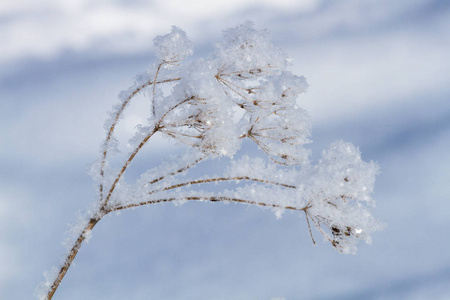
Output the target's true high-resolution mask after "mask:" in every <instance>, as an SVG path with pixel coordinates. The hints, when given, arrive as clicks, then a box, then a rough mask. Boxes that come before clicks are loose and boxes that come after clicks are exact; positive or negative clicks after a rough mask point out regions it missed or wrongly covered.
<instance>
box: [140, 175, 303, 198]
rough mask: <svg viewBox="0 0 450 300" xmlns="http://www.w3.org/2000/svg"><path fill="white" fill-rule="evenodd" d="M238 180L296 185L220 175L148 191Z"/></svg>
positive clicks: (285, 185) (291, 186)
mask: <svg viewBox="0 0 450 300" xmlns="http://www.w3.org/2000/svg"><path fill="white" fill-rule="evenodd" d="M238 180H249V181H256V182H262V183H266V184H271V185H279V186H283V187H287V188H291V189H295V188H297V187H296V186H293V185H289V184H284V183H279V182H274V181H269V180H264V179H258V178H250V177H248V176H238V177H220V178H209V179H200V180H193V181H188V182H183V183H178V184H174V185H172V186H168V187H165V188H163V189H160V190H155V191H151V192H149V194H154V193H157V192H163V191H168V190H172V189H175V188H179V187H183V186H187V185H192V184H200V183H208V182H219V181H238Z"/></svg>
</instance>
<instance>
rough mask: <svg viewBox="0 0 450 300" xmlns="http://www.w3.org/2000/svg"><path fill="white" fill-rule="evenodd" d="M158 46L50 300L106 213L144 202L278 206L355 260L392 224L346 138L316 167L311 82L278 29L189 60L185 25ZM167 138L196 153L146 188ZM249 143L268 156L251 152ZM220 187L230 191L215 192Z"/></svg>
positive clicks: (227, 42) (105, 154) (108, 144)
mask: <svg viewBox="0 0 450 300" xmlns="http://www.w3.org/2000/svg"><path fill="white" fill-rule="evenodd" d="M154 42H155V52H156V53H155V54H156V57H157V60H158V61H157V63H156V64H155V65H154V66H153V67H152V68H150V69H149V70H148V71H147V72H145V73H144V74H142V75H140V76H139V77H138V78H137V80H136V82H135V85H134V86H133V87H131V88H129V89H128V90H125V91H123V92H122V93H121V94H120V96H119V103H118V105H116V106H115V108H114V109H113V111H112V112H111V116H110V118H109V119H108V120H107V122H106V124H105V129H106V132H107V135H106V139H105V142H104V143H103V145H102V151H101V158H100V159H99V161H98V163H97V164H95V166H94V168H93V174H94V177H95V180H96V181H97V182H98V186H99V199H98V201H97V202H96V204H95V205H94V207H93V208H92V209H91V210H90V213H89V214H88V215H87V216H86V218H85V220H84V223H83V224H82V226H78V228H79V230H78V234H77V235H75V236H74V239H73V240H72V242H71V244H72V248H71V249H70V251H69V253H68V255H67V258H66V260H65V261H64V263H63V265H62V267H61V269H60V271H59V273H57V274H56V273H55V276H54V278H53V281H52V280H49V281H47V282H50V283H48V284H47V285H48V290H49V291H48V292H47V293H46V294H45V296H43V297H44V299H50V298H51V296H52V295H53V293H54V291H55V290H56V288H57V287H58V285H59V283H60V281H61V280H62V278H63V277H64V274H65V272H66V271H67V269H68V267H69V266H70V263H71V262H72V260H73V259H74V257H75V255H76V253H77V252H78V250H79V248H80V246H81V244H82V242H83V241H84V240H85V239H86V238H87V237H89V236H90V231H91V230H92V228H93V227H94V226H95V224H96V223H97V222H98V221H100V219H101V218H102V217H103V216H105V215H107V214H109V213H111V212H117V211H122V210H126V209H130V208H134V207H139V206H143V205H150V204H157V203H162V202H175V203H185V202H190V201H210V202H235V203H241V204H246V205H255V206H260V207H267V208H270V209H272V210H273V211H274V212H275V214H276V215H277V217H280V216H281V215H282V213H283V212H284V211H285V210H292V211H297V212H298V213H299V214H300V215H301V216H303V217H304V222H305V233H306V234H309V235H310V236H311V239H312V241H313V243H315V240H316V238H315V237H314V236H315V235H317V234H319V235H321V236H323V238H324V240H325V241H327V242H329V243H330V244H331V245H332V247H334V248H335V249H337V250H338V251H340V252H342V253H355V251H356V244H357V242H358V240H365V241H366V242H370V239H371V233H372V232H373V231H375V230H378V229H380V228H381V226H380V224H379V223H378V222H377V221H376V220H375V219H374V218H373V217H372V216H371V213H370V210H369V208H370V207H371V206H373V204H374V203H373V200H372V198H371V193H372V191H373V185H374V180H375V176H376V174H377V171H378V167H377V165H376V164H375V163H373V162H364V161H363V160H362V159H361V154H360V152H359V150H358V148H356V147H355V146H353V145H352V144H350V143H346V142H343V141H337V142H335V143H333V144H332V145H331V146H330V147H329V148H328V149H326V150H324V151H323V153H322V157H321V158H320V160H319V161H318V162H317V163H316V164H312V163H311V162H310V161H309V160H308V156H309V150H308V149H307V148H305V145H307V144H308V143H310V142H311V141H310V127H311V123H310V118H309V116H308V114H307V112H306V111H305V110H304V109H303V108H301V106H300V103H301V101H300V100H301V99H299V96H301V94H303V93H305V92H306V90H307V88H308V84H307V82H306V79H305V78H304V77H302V76H297V75H294V74H293V73H292V72H291V71H289V66H290V63H291V60H290V59H289V58H288V56H287V55H286V53H284V51H282V50H281V49H279V48H277V47H276V46H275V45H273V44H272V42H271V36H270V34H269V33H268V32H267V31H260V30H256V29H255V28H254V26H253V24H252V23H251V22H246V23H244V24H242V25H239V26H237V27H235V28H231V29H228V30H226V31H225V32H224V38H223V41H222V42H220V43H218V44H216V45H215V47H214V51H213V52H212V53H211V54H210V55H209V56H207V57H205V58H198V59H190V58H189V56H190V55H191V54H192V53H193V49H192V43H191V42H190V41H189V40H188V38H187V36H186V34H185V32H184V31H183V30H181V29H180V28H177V27H173V28H172V30H171V32H170V33H169V34H167V35H164V36H159V37H157V38H156V39H155V40H154ZM144 92H145V94H146V95H147V98H148V103H149V105H148V106H149V109H148V120H147V122H146V123H145V124H141V125H140V126H138V127H137V130H136V134H135V136H134V137H132V138H131V140H130V145H132V151H131V152H130V153H129V155H128V156H127V157H126V159H124V161H123V162H122V164H120V165H119V166H113V163H112V160H111V158H112V157H113V155H114V153H115V152H116V151H114V148H115V147H117V143H118V142H117V139H116V138H115V128H116V125H117V124H118V123H119V122H120V120H121V119H122V117H123V115H124V114H125V113H126V108H127V107H128V106H129V104H130V102H132V100H133V99H134V98H135V96H136V95H137V94H140V93H144ZM155 135H162V136H166V137H168V138H169V139H174V140H175V141H177V142H179V143H181V144H182V145H185V147H183V149H186V153H185V154H183V155H182V156H181V157H179V158H177V159H173V160H171V161H169V162H165V163H163V164H162V165H160V166H157V167H154V168H151V169H149V170H148V171H146V172H145V173H143V174H142V175H141V177H140V178H139V179H138V180H136V182H130V181H129V180H126V178H125V175H126V170H127V169H128V167H129V165H131V164H133V160H134V158H135V157H136V156H137V155H139V154H140V152H141V149H143V148H144V147H145V146H146V145H147V144H148V143H149V141H150V140H151V139H152V137H154V136H155ZM245 140H247V141H250V142H251V143H254V144H255V145H256V146H257V148H258V149H259V151H260V153H261V155H256V156H255V155H250V153H247V154H245V151H243V150H242V149H241V146H242V143H243V142H244V141H245ZM244 150H245V149H244ZM243 152H244V153H243ZM217 158H222V160H224V159H225V160H226V161H228V162H229V165H228V167H227V168H226V169H225V170H224V172H223V174H220V175H215V176H212V175H206V174H205V175H204V176H202V177H196V178H193V177H192V176H191V174H190V171H191V168H192V167H194V166H196V165H198V164H202V163H205V162H206V161H207V160H210V161H212V160H214V159H217ZM211 183H215V184H219V185H220V184H223V185H224V186H226V188H225V187H224V188H223V189H217V188H215V189H214V191H211V189H208V188H207V187H208V185H210V184H211ZM230 186H231V188H230ZM217 190H219V191H217Z"/></svg>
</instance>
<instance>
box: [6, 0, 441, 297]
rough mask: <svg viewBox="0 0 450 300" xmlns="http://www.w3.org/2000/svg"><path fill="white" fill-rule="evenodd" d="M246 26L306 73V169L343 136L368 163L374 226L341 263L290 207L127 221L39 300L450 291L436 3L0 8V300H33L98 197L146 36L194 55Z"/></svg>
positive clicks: (141, 65) (144, 62)
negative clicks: (113, 126) (170, 36)
mask: <svg viewBox="0 0 450 300" xmlns="http://www.w3.org/2000/svg"><path fill="white" fill-rule="evenodd" d="M248 19H249V20H253V21H254V23H255V25H256V27H257V28H258V29H264V28H267V29H269V30H270V31H271V32H272V33H273V36H274V42H275V44H276V45H278V46H280V47H281V48H284V49H285V50H286V51H287V52H288V53H289V54H290V56H291V57H292V58H293V59H294V68H293V69H294V73H295V74H298V75H304V76H305V77H306V78H307V79H308V82H309V84H310V88H309V91H308V93H307V94H306V95H303V96H302V97H301V98H300V101H301V103H302V105H303V106H304V107H305V108H306V109H307V110H308V111H309V113H310V114H311V116H312V119H313V136H312V137H313V140H314V143H313V144H312V145H311V148H312V150H313V153H314V154H313V159H314V158H317V156H318V155H319V154H320V152H321V150H322V149H323V148H325V147H326V146H328V145H329V144H330V143H331V142H333V141H334V140H337V139H343V140H345V141H349V142H352V143H354V144H356V145H358V146H359V147H360V149H361V151H362V156H363V159H364V160H366V161H369V160H374V161H377V162H378V163H379V165H380V167H381V174H380V175H379V176H378V178H377V182H376V186H375V195H374V196H375V198H376V200H377V207H376V208H375V209H374V211H373V212H374V215H375V216H376V217H377V218H378V219H380V220H382V221H383V222H386V223H387V224H388V227H387V228H386V229H385V230H384V231H382V232H378V233H376V234H375V235H374V241H373V245H370V246H369V245H364V244H361V245H360V246H359V252H358V254H357V255H354V256H353V255H350V256H344V255H340V254H339V253H338V252H337V251H335V250H334V249H333V248H332V247H331V246H330V245H329V244H326V243H321V242H319V243H318V245H317V246H312V244H311V240H310V237H309V235H308V231H307V227H306V224H305V219H304V218H299V217H298V214H296V213H285V215H284V216H283V218H282V219H281V220H276V218H275V216H274V214H273V213H272V212H270V211H269V210H262V209H260V208H257V207H246V206H239V205H223V204H204V203H203V204H202V203H190V204H186V205H184V206H181V207H175V206H173V205H170V204H168V205H155V206H151V207H146V208H140V209H136V210H133V211H126V212H124V213H122V214H121V215H118V216H117V215H112V216H109V217H107V218H105V219H104V220H102V221H101V222H100V223H99V224H98V225H97V226H96V228H95V230H94V232H93V238H92V240H91V241H90V242H89V243H88V244H85V245H84V246H83V247H82V249H81V251H80V253H79V254H78V256H77V258H76V259H75V264H74V265H72V267H71V268H70V270H69V272H68V274H67V275H66V277H65V279H64V280H63V282H62V284H61V286H60V288H59V289H58V291H57V293H56V295H55V297H54V299H272V298H275V297H280V298H283V297H284V298H286V299H450V251H449V248H450V234H449V229H450V204H449V201H450V182H449V181H450V180H449V179H450V75H449V74H450V59H449V55H448V53H450V4H449V2H448V1H429V0H413V1H388V0H372V1H357V0H355V1H321V0H303V1H299V0H263V1H261V0H245V1H243V0H240V1H235V0H226V1H225V0H224V1H222V0H220V1H206V0H200V1H185V0H165V1H143V0H132V1H130V0H127V1H125V0H114V1H95V2H92V1H87V0H70V1H56V0H41V1H28V0H15V1H1V2H0V299H31V298H32V297H33V296H32V295H33V292H34V289H35V287H36V286H37V285H38V283H39V282H41V281H42V280H43V272H44V271H46V270H49V269H50V268H51V267H52V266H54V265H57V264H58V263H59V261H60V256H61V255H62V254H63V253H64V251H65V248H64V246H63V245H62V244H61V242H62V241H63V240H64V232H65V231H66V230H67V229H68V228H69V227H68V223H70V222H75V221H76V220H77V217H76V213H77V211H81V210H83V209H86V208H87V207H88V205H89V204H90V203H91V201H92V200H93V199H94V197H95V192H96V190H95V189H96V187H95V186H94V185H93V183H92V181H91V178H90V177H89V175H87V170H88V168H89V164H90V163H92V162H93V161H94V160H95V159H97V157H98V155H99V152H98V151H99V147H100V144H101V142H102V140H103V139H104V131H103V122H104V120H105V118H106V117H107V112H108V111H110V108H111V106H112V105H113V104H115V103H116V96H117V94H118V93H119V92H120V90H122V89H125V88H127V87H128V86H130V85H131V84H132V82H133V78H134V77H135V76H136V75H137V74H139V73H141V72H143V71H144V70H145V69H146V68H147V67H148V66H149V65H150V64H152V63H154V57H153V56H152V52H151V50H152V45H153V43H152V39H153V38H154V37H155V36H156V35H160V34H166V33H168V32H169V30H170V26H172V25H177V26H180V27H181V28H183V29H184V30H185V31H186V32H187V34H188V36H189V37H190V39H191V40H192V41H193V43H194V45H195V51H196V55H204V54H207V53H208V52H209V51H210V50H211V45H212V44H213V43H214V42H217V41H219V40H220V39H221V32H222V30H223V29H226V28H228V27H233V26H236V25H238V24H240V23H242V22H243V21H245V20H248ZM131 117H133V116H131ZM129 127H130V128H128V129H129V130H131V129H132V122H130V126H129ZM124 128H125V129H124V130H125V131H126V130H127V124H125V127H124ZM167 151H168V149H167V147H166V146H164V145H161V148H159V149H157V150H155V151H154V152H153V153H152V156H151V157H152V160H151V161H149V163H150V164H156V163H158V162H159V161H161V159H163V158H164V157H165V154H166V152H167ZM200 171H201V170H200ZM316 237H318V239H319V240H320V235H318V234H316Z"/></svg>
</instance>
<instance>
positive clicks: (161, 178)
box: [148, 156, 205, 184]
mask: <svg viewBox="0 0 450 300" xmlns="http://www.w3.org/2000/svg"><path fill="white" fill-rule="evenodd" d="M204 158H205V157H204V156H203V157H199V158H197V159H196V160H195V161H194V162H193V163H191V164H189V165H187V166H184V167H182V168H180V169H178V170H176V171H175V172H172V173H169V174H167V175H163V176H161V177H158V178H156V179H154V180H152V181H150V182H149V183H148V184H154V183H157V182H158V181H161V180H163V179H164V178H166V177H168V176H172V175H176V174H178V173H181V172H184V171H186V170H188V169H189V168H192V167H193V166H195V165H196V164H198V163H199V162H201V161H202V160H203V159H204Z"/></svg>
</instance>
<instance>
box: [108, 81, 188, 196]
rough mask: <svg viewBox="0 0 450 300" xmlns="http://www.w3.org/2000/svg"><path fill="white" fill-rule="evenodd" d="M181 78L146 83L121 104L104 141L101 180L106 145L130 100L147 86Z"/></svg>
mask: <svg viewBox="0 0 450 300" xmlns="http://www.w3.org/2000/svg"><path fill="white" fill-rule="evenodd" d="M180 79H181V78H172V79H165V80H161V81H156V79H155V80H154V81H147V82H146V83H144V84H142V85H140V86H138V87H137V88H136V89H135V90H134V91H133V92H132V93H131V94H130V95H129V96H128V97H127V99H125V101H124V102H123V103H122V106H121V107H120V109H119V111H118V112H117V113H116V116H115V117H114V121H113V123H112V124H111V127H110V128H109V131H108V134H107V136H106V140H105V143H104V149H103V156H102V163H101V167H100V176H101V178H103V176H104V174H105V163H106V155H107V154H108V144H109V142H110V141H111V138H112V134H113V132H114V129H115V128H116V125H117V123H118V121H119V118H120V116H121V115H122V113H123V112H124V110H125V108H126V107H127V105H128V104H129V103H130V101H131V99H132V98H133V97H134V96H136V95H137V94H138V93H139V92H140V91H141V90H142V89H144V88H145V87H147V86H149V85H152V84H153V85H154V86H155V85H156V84H160V83H167V82H174V81H178V80H180ZM100 200H103V183H100Z"/></svg>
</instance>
